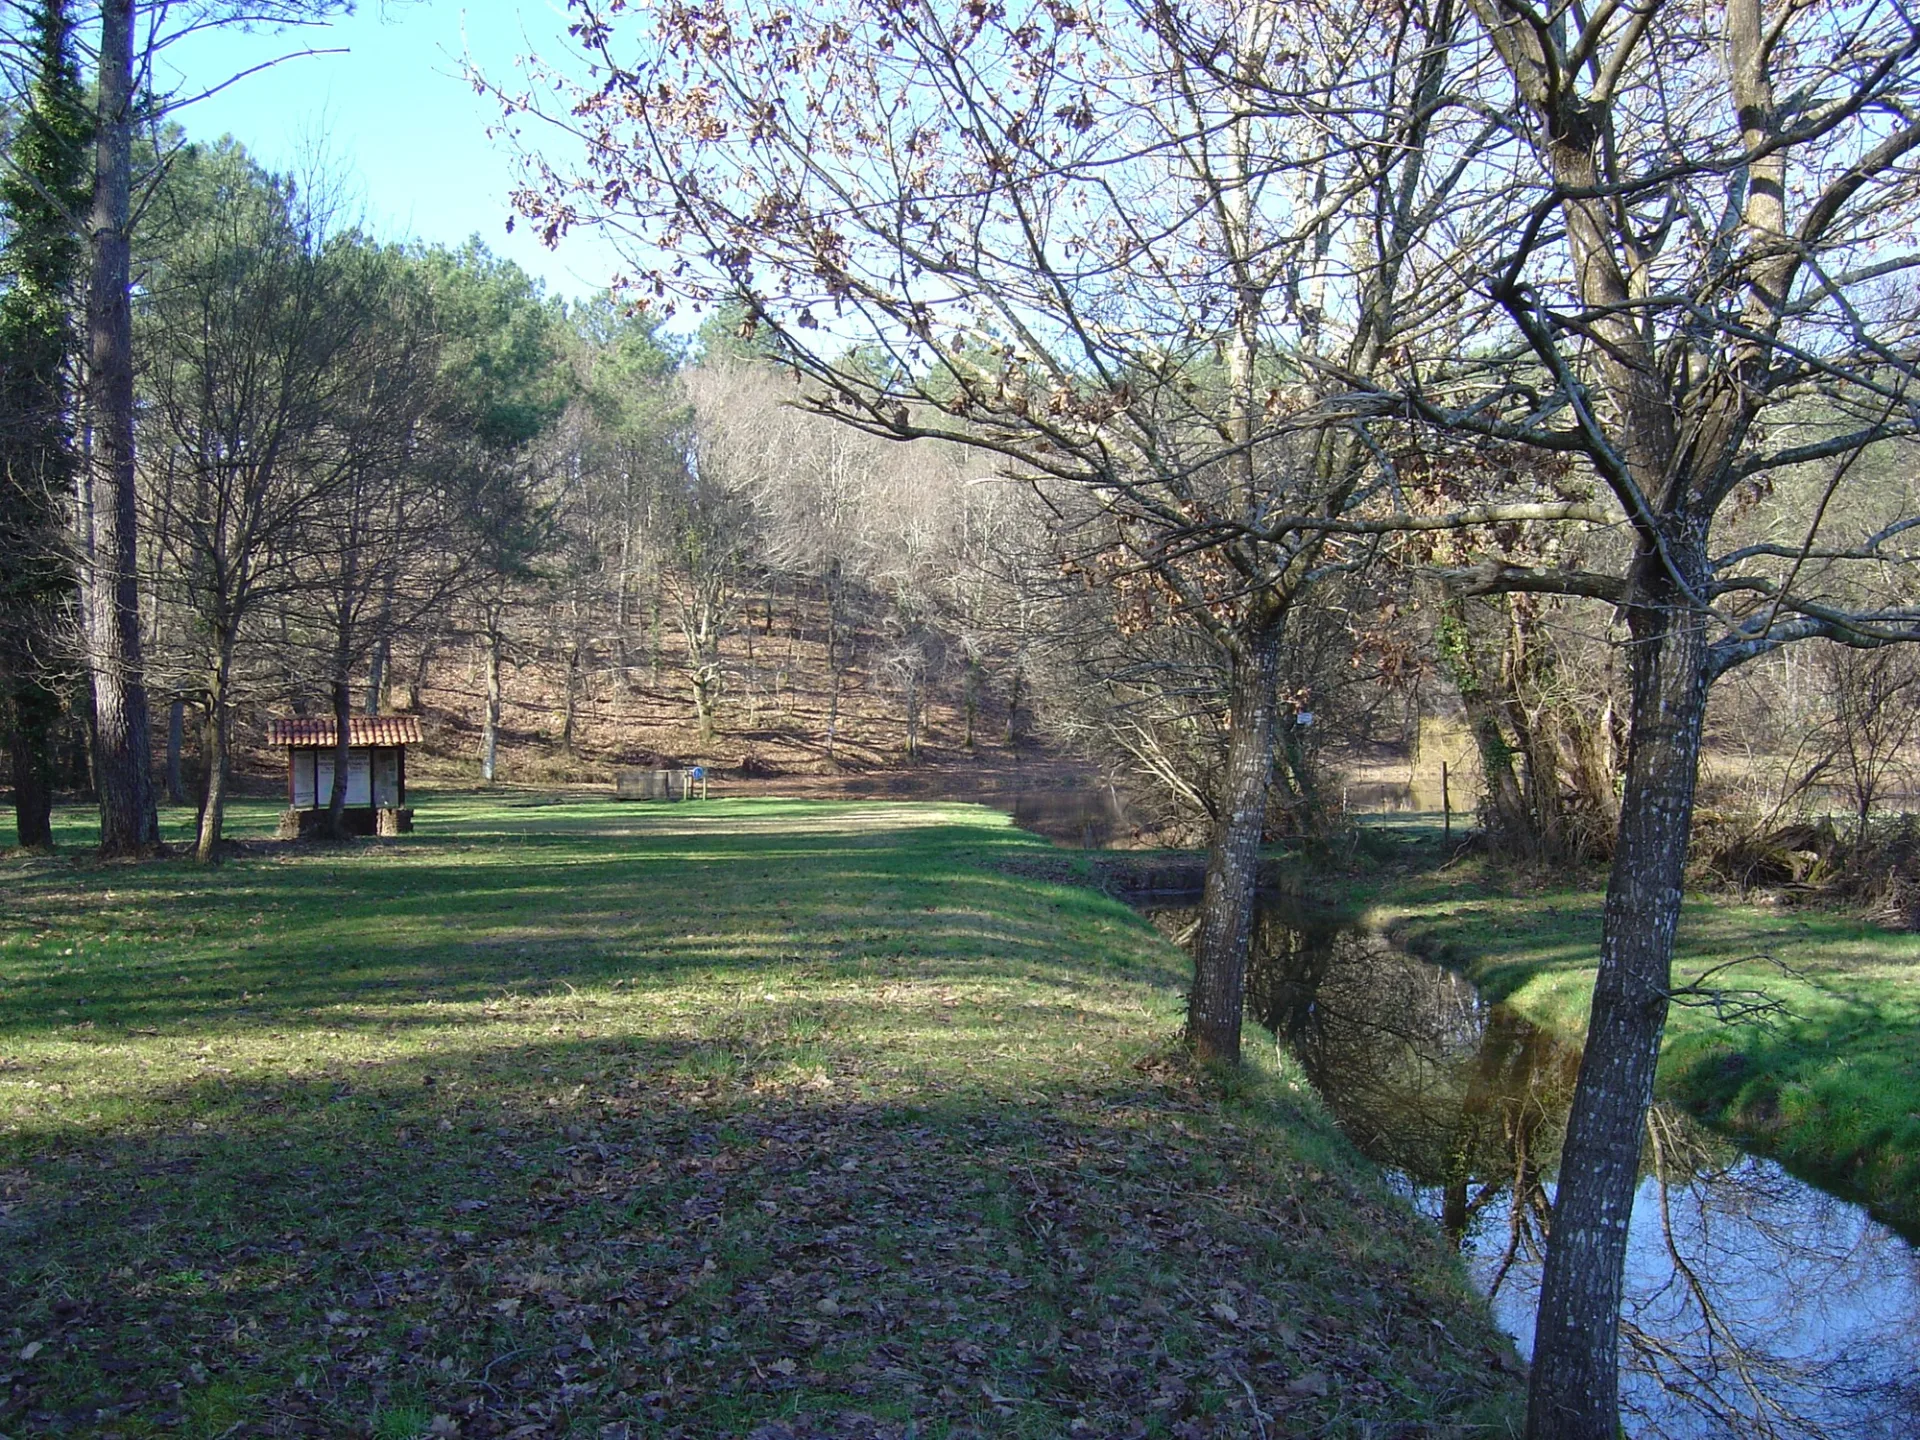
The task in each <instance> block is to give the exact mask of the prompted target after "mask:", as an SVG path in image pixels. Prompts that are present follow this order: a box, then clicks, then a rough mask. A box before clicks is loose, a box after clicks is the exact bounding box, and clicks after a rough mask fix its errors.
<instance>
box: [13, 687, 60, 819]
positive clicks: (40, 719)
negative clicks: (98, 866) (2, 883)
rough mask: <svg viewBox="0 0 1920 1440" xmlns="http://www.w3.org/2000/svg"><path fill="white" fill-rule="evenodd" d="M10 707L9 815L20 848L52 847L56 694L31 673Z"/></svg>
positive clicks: (57, 720)
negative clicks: (11, 762)
mask: <svg viewBox="0 0 1920 1440" xmlns="http://www.w3.org/2000/svg"><path fill="white" fill-rule="evenodd" d="M12 701H13V703H12V705H11V706H10V707H9V709H11V711H12V712H13V714H12V720H13V724H12V725H11V727H10V734H9V737H8V748H9V751H10V752H11V759H12V761H13V818H14V827H15V829H16V830H17V832H18V834H19V840H20V848H21V849H23V850H51V849H52V848H53V732H54V727H55V726H57V725H58V724H59V723H60V697H59V696H58V695H56V694H55V693H54V692H53V691H52V690H50V689H48V688H47V687H46V686H45V685H43V684H42V683H41V682H40V680H39V679H38V678H37V677H35V676H21V677H20V678H19V679H17V680H16V681H15V683H14V686H13V696H12Z"/></svg>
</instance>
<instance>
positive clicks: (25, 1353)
mask: <svg viewBox="0 0 1920 1440" xmlns="http://www.w3.org/2000/svg"><path fill="white" fill-rule="evenodd" d="M46 1348H47V1342H46V1341H44V1340H35V1341H33V1342H31V1343H30V1344H28V1345H26V1346H25V1347H24V1348H23V1349H22V1350H21V1351H20V1358H21V1359H22V1360H31V1359H32V1358H33V1357H34V1356H36V1355H38V1354H39V1353H40V1352H41V1351H42V1350H44V1349H46Z"/></svg>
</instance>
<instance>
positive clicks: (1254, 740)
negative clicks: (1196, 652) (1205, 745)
mask: <svg viewBox="0 0 1920 1440" xmlns="http://www.w3.org/2000/svg"><path fill="white" fill-rule="evenodd" d="M1281 630H1282V624H1281V621H1280V619H1279V618H1275V619H1273V620H1272V621H1270V622H1269V623H1267V624H1264V625H1262V626H1260V627H1259V628H1258V629H1257V630H1254V631H1253V632H1252V633H1251V634H1249V635H1247V636H1246V638H1245V641H1244V644H1243V647H1242V649H1241V651H1240V653H1238V654H1236V655H1235V656H1234V657H1233V679H1232V686H1231V689H1230V691H1229V694H1228V718H1227V769H1226V774H1225V776H1224V777H1223V781H1224V783H1223V784H1222V786H1221V796H1220V813H1219V815H1218V816H1217V817H1216V819H1215V820H1214V824H1213V837H1212V842H1211V844H1210V845H1209V846H1208V849H1207V879H1206V888H1205V889H1204V890H1203V891H1202V892H1201V897H1200V935H1199V939H1198V941H1197V942H1196V944H1195V946H1194V952H1193V989H1192V991H1191V992H1190V993H1189V995H1188V998H1187V1041H1188V1043H1189V1044H1190V1045H1192V1046H1193V1050H1194V1054H1195V1055H1196V1056H1198V1057H1199V1058H1200V1059H1202V1060H1225V1061H1228V1062H1230V1063H1234V1064H1238V1063H1239V1060H1240V1021H1241V1012H1242V1011H1243V1010H1244V1008H1245V1004H1246V984H1247V941H1248V937H1249V936H1250V934H1251V933H1252V925H1253V909H1254V895H1255V891H1256V890H1257V889H1258V888H1259V884H1260V833H1261V831H1262V829H1263V828H1264V827H1265V824H1266V818H1267V783H1268V779H1269V777H1270V776H1271V775H1272V773H1273V721H1274V709H1275V695H1274V692H1275V689H1276V687H1277V686H1278V683H1279V677H1280V635H1281Z"/></svg>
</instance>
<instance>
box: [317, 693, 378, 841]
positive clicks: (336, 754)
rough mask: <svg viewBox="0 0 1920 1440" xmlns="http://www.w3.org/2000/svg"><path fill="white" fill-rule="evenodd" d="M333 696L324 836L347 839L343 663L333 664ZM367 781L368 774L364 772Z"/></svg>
mask: <svg viewBox="0 0 1920 1440" xmlns="http://www.w3.org/2000/svg"><path fill="white" fill-rule="evenodd" d="M331 690H332V695H333V788H332V790H330V791H329V792H328V793H327V836H328V838H329V839H333V840H345V839H346V838H347V784H348V782H349V781H350V780H351V779H352V778H353V777H352V774H351V773H350V772H351V770H352V754H353V691H352V689H351V688H350V686H349V684H348V681H347V671H346V667H345V665H344V664H340V665H336V668H335V670H334V673H333V684H332V686H331ZM367 778H368V781H369V783H371V781H372V778H373V777H372V775H371V774H369V775H368V777H367Z"/></svg>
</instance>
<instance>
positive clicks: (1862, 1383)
mask: <svg viewBox="0 0 1920 1440" xmlns="http://www.w3.org/2000/svg"><path fill="white" fill-rule="evenodd" d="M1142 908H1143V909H1145V910H1146V912H1147V914H1148V915H1149V916H1150V918H1151V919H1152V920H1153V922H1154V924H1155V925H1156V926H1158V927H1159V928H1160V929H1162V930H1163V931H1164V932H1166V933H1167V934H1169V935H1170V936H1172V937H1173V938H1174V939H1176V940H1178V941H1181V942H1182V943H1183V944H1184V943H1186V942H1187V941H1189V940H1190V939H1191V936H1192V932H1193V930H1194V928H1195V920H1196V916H1197V912H1196V911H1195V910H1194V909H1193V908H1192V905H1191V902H1190V901H1189V902H1187V903H1186V904H1182V905H1172V906H1159V907H1155V906H1152V905H1143V907H1142ZM1247 1008H1248V1013H1249V1015H1251V1016H1255V1017H1257V1018H1258V1019H1259V1021H1260V1023H1261V1024H1263V1025H1264V1026H1266V1028H1267V1029H1268V1030H1269V1031H1271V1032H1272V1034H1273V1036H1274V1038H1275V1041H1276V1043H1281V1044H1285V1045H1286V1046H1287V1047H1288V1048H1289V1049H1291V1050H1292V1052H1293V1053H1294V1055H1295V1056H1297V1057H1298V1059H1299V1061H1300V1063H1301V1064H1302V1065H1303V1066H1304V1067H1305V1069H1306V1071H1307V1074H1308V1076H1309V1077H1310V1078H1311V1079H1312V1081H1313V1083H1314V1085H1315V1086H1316V1087H1317V1088H1318V1090H1319V1091H1320V1093H1321V1095H1323V1096H1324V1097H1325V1098H1326V1101H1327V1104H1328V1106H1329V1108H1330V1109H1331V1110H1332V1112H1333V1114H1334V1116H1335V1118H1336V1119H1337V1120H1338V1121H1339V1123H1340V1125H1341V1128H1342V1129H1344V1130H1345V1131H1346V1133H1347V1134H1348V1135H1349V1136H1350V1137H1351V1138H1352V1140H1353V1141H1354V1143H1355V1144H1356V1145H1357V1146H1358V1147H1359V1148H1360V1149H1361V1150H1362V1151H1363V1152H1365V1154H1366V1155H1367V1156H1368V1157H1369V1158H1370V1159H1372V1160H1373V1161H1375V1162H1376V1163H1377V1164H1379V1165H1381V1166H1382V1167H1384V1168H1385V1169H1386V1170H1387V1172H1388V1174H1389V1175H1390V1176H1391V1177H1392V1179H1393V1181H1394V1183H1395V1184H1397V1185H1398V1186H1400V1187H1402V1188H1403V1190H1404V1191H1405V1193H1407V1194H1408V1195H1409V1196H1410V1198H1411V1199H1412V1200H1413V1202H1414V1204H1415V1205H1416V1206H1417V1207H1418V1208H1419V1209H1420V1210H1421V1211H1422V1212H1423V1213H1424V1214H1426V1215H1427V1216H1428V1217H1430V1218H1431V1219H1432V1220H1433V1221H1434V1223H1435V1224H1436V1225H1437V1226H1439V1227H1440V1229H1441V1230H1442V1231H1443V1233H1444V1234H1445V1235H1446V1236H1447V1237H1448V1239H1449V1240H1450V1241H1451V1242H1452V1243H1454V1244H1455V1245H1457V1246H1458V1247H1459V1249H1460V1251H1461V1254H1462V1256H1463V1257H1464V1259H1465V1261H1466V1264H1467V1267H1468V1269H1469V1271H1470V1272H1471V1275H1472V1277H1473V1279H1474V1281H1475V1283H1476V1284H1478V1285H1479V1287H1480V1289H1481V1290H1482V1292H1483V1293H1485V1294H1487V1295H1488V1296H1489V1297H1490V1300H1491V1303H1492V1306H1493V1311H1494V1315H1495V1318H1496V1319H1497V1320H1498V1321H1499V1323H1500V1325H1501V1327H1502V1328H1503V1329H1505V1330H1506V1332H1507V1333H1508V1334H1509V1335H1511V1336H1512V1337H1513V1338H1514V1340H1515V1341H1516V1343H1517V1344H1518V1346H1519V1348H1520V1351H1521V1353H1522V1354H1523V1355H1524V1354H1526V1353H1527V1352H1528V1351H1529V1350H1530V1348H1531V1344H1532V1338H1533V1311H1534V1306H1535V1304H1536V1302H1537V1299H1538V1286H1539V1279H1540V1254H1541V1251H1540V1246H1541V1239H1542V1235H1543V1232H1544V1229H1545V1224H1546V1219H1547V1216H1548V1214H1549V1212H1550V1210H1551V1206H1552V1199H1553V1187H1554V1180H1555V1175H1556V1169H1557V1165H1558V1161H1559V1149H1560V1137H1561V1131H1562V1127H1563V1125H1564V1123H1565V1118H1566V1112H1567V1106H1568V1103H1569V1101H1570V1099H1571V1095H1572V1089H1573V1082H1574V1076H1575V1072H1576V1069H1577V1067H1578V1064H1579V1052H1578V1051H1577V1050H1576V1049H1574V1048H1572V1047H1570V1046H1568V1045H1566V1044H1564V1043H1563V1042H1561V1041H1559V1040H1557V1039H1556V1038H1554V1037H1553V1036H1551V1035H1549V1034H1548V1033H1547V1032H1545V1031H1543V1030H1541V1029H1539V1028H1537V1027H1535V1026H1533V1025H1531V1024H1529V1023H1528V1022H1527V1021H1526V1020H1524V1019H1522V1018H1521V1017H1520V1016H1519V1015H1518V1014H1516V1013H1515V1012H1513V1011H1512V1010H1510V1009H1508V1008H1507V1007H1505V1006H1503V1005H1494V1004H1490V1003H1488V1002H1486V1001H1485V1000H1483V999H1481V998H1480V996H1479V995H1478V994H1477V993H1476V992H1475V990H1474V988H1473V987H1472V986H1471V985H1470V984H1468V983H1467V982H1466V981H1465V980H1463V979H1461V978H1460V977H1459V976H1457V975H1454V974H1453V973H1451V972H1450V971H1447V970H1445V969H1443V968H1441V967H1439V966H1437V965H1432V964H1429V963H1427V962H1425V961H1422V960H1419V959H1417V958H1415V957H1414V956H1412V955H1409V954H1408V953H1407V952H1405V951H1404V950H1400V949H1398V948H1397V947H1395V946H1393V945H1392V944H1390V943H1389V942H1387V941H1385V940H1383V939H1381V938H1379V937H1377V936H1374V935H1371V934H1369V933H1367V932H1365V931H1363V930H1360V929H1358V928H1357V927H1355V926H1353V925H1352V924H1349V923H1341V922H1340V921H1337V920H1334V919H1331V918H1325V917H1312V916H1308V915H1304V914H1303V913H1302V912H1301V911H1299V910H1298V909H1296V908H1290V907H1288V906H1287V905H1285V904H1283V903H1281V902H1279V901H1274V902H1271V903H1268V904H1266V905H1264V906H1263V909H1262V911H1261V915H1260V919H1259V922H1258V925H1257V928H1256V933H1255V939H1254V953H1253V957H1252V961H1251V965H1250V968H1249V972H1248V998H1247ZM1642 1167H1643V1178H1642V1180H1641V1183H1640V1188H1639V1192H1638V1194H1637V1195H1636V1197H1635V1203H1634V1211H1633V1219H1632V1222H1631V1230H1630V1233H1629V1237H1628V1260H1627V1277H1626V1292H1627V1298H1626V1303H1625V1306H1624V1311H1623V1317H1622V1337H1621V1346H1620V1364H1621V1404H1622V1411H1623V1415H1622V1419H1623V1422H1624V1424H1625V1426H1626V1429H1627V1433H1628V1434H1629V1435H1632V1436H1636V1437H1671V1440H1695V1437H1714V1440H1718V1437H1735V1436H1738V1437H1749V1436H1761V1437H1788V1436H1792V1437H1862V1440H1881V1437H1887V1440H1893V1437H1902V1440H1910V1437H1913V1436H1916V1435H1920V1252H1916V1251H1915V1249H1914V1247H1913V1246H1912V1245H1910V1244H1909V1243H1908V1242H1907V1241H1906V1240H1904V1239H1902V1238H1901V1237H1900V1236H1899V1235H1898V1234H1896V1233H1894V1232H1893V1231H1891V1230H1889V1229H1887V1228H1886V1227H1885V1226H1883V1225H1880V1224H1879V1223H1877V1222H1876V1221H1874V1220H1873V1219H1872V1218H1871V1217H1870V1216H1868V1215H1867V1213H1866V1212H1865V1211H1864V1210H1863V1209H1861V1208H1860V1207H1859V1206H1857V1205H1853V1204H1850V1203H1848V1202H1846V1201H1843V1200H1839V1199H1836V1198H1835V1197H1833V1196H1831V1195H1828V1194H1827V1193H1825V1192H1824V1191H1821V1190H1819V1189H1817V1188H1815V1187H1814V1186H1811V1185H1808V1184H1806V1183H1805V1182H1803V1181H1800V1180H1797V1179H1795V1178H1794V1177H1793V1176H1791V1175H1789V1174H1788V1173H1787V1172H1786V1171H1785V1170H1783V1169H1782V1168H1781V1167H1780V1166H1778V1165H1777V1164H1774V1163H1773V1162H1772V1161H1769V1160H1765V1159H1761V1158H1759V1157H1756V1156H1753V1155H1748V1154H1745V1153H1743V1152H1742V1151H1740V1150H1739V1149H1738V1148H1737V1147H1735V1146H1734V1145H1733V1144H1732V1143H1731V1142H1729V1141H1727V1140H1725V1139H1724V1138H1722V1137H1719V1136H1716V1135H1713V1134H1711V1133H1709V1132H1707V1131H1705V1130H1703V1129H1701V1128H1700V1127H1698V1126H1696V1125H1694V1124H1692V1123H1691V1122H1690V1121H1689V1120H1688V1119H1687V1118H1686V1117H1684V1116H1683V1115H1680V1114H1678V1113H1677V1112H1675V1111H1673V1110H1672V1109H1670V1108H1668V1107H1665V1106H1656V1107H1655V1110H1654V1112H1653V1114H1652V1116H1651V1117H1650V1118H1649V1122H1648V1139H1647V1144H1646V1149H1645V1153H1644V1156H1643V1159H1642Z"/></svg>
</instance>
